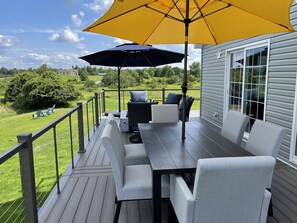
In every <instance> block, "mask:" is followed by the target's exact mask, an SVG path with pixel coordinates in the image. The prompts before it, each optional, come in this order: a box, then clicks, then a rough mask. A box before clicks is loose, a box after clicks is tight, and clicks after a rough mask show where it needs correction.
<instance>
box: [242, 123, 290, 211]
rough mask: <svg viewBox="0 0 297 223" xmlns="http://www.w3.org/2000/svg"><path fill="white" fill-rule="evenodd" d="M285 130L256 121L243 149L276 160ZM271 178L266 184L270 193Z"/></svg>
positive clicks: (270, 209)
mask: <svg viewBox="0 0 297 223" xmlns="http://www.w3.org/2000/svg"><path fill="white" fill-rule="evenodd" d="M286 132H287V130H286V129H285V128H284V127H281V126H279V125H275V124H273V123H270V122H264V121H261V120H256V121H255V123H254V125H253V127H252V129H251V132H250V135H249V138H248V140H247V143H246V146H245V149H246V150H247V151H249V152H251V153H252V154H254V155H255V156H272V157H274V158H276V156H277V153H278V151H279V149H280V146H281V143H282V141H283V139H284V137H285V135H286ZM271 182H272V176H271V178H269V179H268V181H267V182H266V188H267V189H268V190H269V191H270V188H271ZM272 215H273V209H272V200H271V202H270V205H269V216H272Z"/></svg>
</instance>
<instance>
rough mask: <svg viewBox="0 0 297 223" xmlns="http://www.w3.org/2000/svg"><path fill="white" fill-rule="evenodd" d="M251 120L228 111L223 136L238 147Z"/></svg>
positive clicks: (235, 112)
mask: <svg viewBox="0 0 297 223" xmlns="http://www.w3.org/2000/svg"><path fill="white" fill-rule="evenodd" d="M249 120H250V118H249V117H248V116H247V115H244V114H241V113H239V112H237V111H232V110H230V111H228V113H227V116H226V118H225V120H224V123H223V127H222V131H221V135H222V136H224V137H225V138H227V139H229V140H230V141H231V142H234V143H236V144H238V145H241V141H242V137H243V133H244V131H245V128H246V126H247V124H248V122H249Z"/></svg>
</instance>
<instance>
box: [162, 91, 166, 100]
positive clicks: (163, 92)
mask: <svg viewBox="0 0 297 223" xmlns="http://www.w3.org/2000/svg"><path fill="white" fill-rule="evenodd" d="M164 101H165V88H162V103H164Z"/></svg>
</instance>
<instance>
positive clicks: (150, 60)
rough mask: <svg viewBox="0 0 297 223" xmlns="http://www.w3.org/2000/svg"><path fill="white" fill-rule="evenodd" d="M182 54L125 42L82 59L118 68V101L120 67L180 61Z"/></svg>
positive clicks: (93, 63)
mask: <svg viewBox="0 0 297 223" xmlns="http://www.w3.org/2000/svg"><path fill="white" fill-rule="evenodd" d="M183 58H184V54H182V53H176V52H172V51H168V50H161V49H157V48H154V47H152V46H151V45H144V46H142V45H139V44H137V43H125V44H122V45H118V46H116V47H114V48H111V49H107V50H103V51H100V52H97V53H93V54H89V55H86V56H83V57H80V59H83V60H85V61H87V62H88V63H90V64H91V65H103V66H112V67H117V68H118V100H119V112H120V111H121V101H120V88H121V86H120V71H121V68H122V67H155V66H159V65H164V64H170V63H177V62H181V61H182V59H183Z"/></svg>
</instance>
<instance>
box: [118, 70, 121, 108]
mask: <svg viewBox="0 0 297 223" xmlns="http://www.w3.org/2000/svg"><path fill="white" fill-rule="evenodd" d="M120 73H121V67H118V100H119V113H121V80H120Z"/></svg>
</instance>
